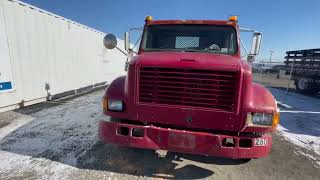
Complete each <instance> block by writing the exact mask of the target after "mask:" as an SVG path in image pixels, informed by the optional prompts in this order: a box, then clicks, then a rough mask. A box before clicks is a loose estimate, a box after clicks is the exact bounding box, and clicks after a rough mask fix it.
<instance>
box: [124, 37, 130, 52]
mask: <svg viewBox="0 0 320 180" xmlns="http://www.w3.org/2000/svg"><path fill="white" fill-rule="evenodd" d="M124 49H125V50H126V51H127V52H128V51H129V49H130V37H129V32H125V33H124Z"/></svg>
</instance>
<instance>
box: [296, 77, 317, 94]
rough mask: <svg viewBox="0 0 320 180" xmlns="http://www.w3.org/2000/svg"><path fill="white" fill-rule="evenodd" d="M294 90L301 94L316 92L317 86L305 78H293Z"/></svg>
mask: <svg viewBox="0 0 320 180" xmlns="http://www.w3.org/2000/svg"><path fill="white" fill-rule="evenodd" d="M294 84H295V85H296V90H297V91H298V92H299V93H302V94H310V95H313V94H317V93H318V92H319V87H318V85H317V84H315V83H312V82H310V80H308V79H307V78H299V79H296V80H295V83H294Z"/></svg>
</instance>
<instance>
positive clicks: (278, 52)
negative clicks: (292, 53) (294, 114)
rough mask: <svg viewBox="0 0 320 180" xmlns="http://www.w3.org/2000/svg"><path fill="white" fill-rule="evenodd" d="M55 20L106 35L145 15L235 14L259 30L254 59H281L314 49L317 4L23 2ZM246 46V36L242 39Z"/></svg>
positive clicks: (317, 44)
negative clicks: (259, 43)
mask: <svg viewBox="0 0 320 180" xmlns="http://www.w3.org/2000/svg"><path fill="white" fill-rule="evenodd" d="M23 1H24V2H27V3H29V4H32V5H34V6H37V7H40V8H42V9H45V10H48V11H50V12H53V13H55V14H58V15H60V16H64V17H66V18H68V19H71V20H74V21H76V22H79V23H82V24H84V25H87V26H90V27H92V28H95V29H98V30H100V31H103V32H111V33H114V34H115V35H117V36H119V37H120V38H122V36H123V32H125V31H127V30H128V29H129V28H132V27H141V26H143V23H144V18H145V16H146V15H152V16H153V17H154V19H227V17H228V16H229V15H239V24H240V26H242V27H250V28H253V29H255V30H259V31H262V32H263V35H264V36H263V44H262V52H261V55H260V56H259V57H258V59H268V58H269V50H274V51H275V53H274V55H273V57H274V58H275V59H279V60H283V57H284V55H285V51H286V50H296V49H307V48H320V20H319V19H320V1H319V0H313V1H311V0H310V1H309V0H286V1H280V0H264V1H258V0H255V1H253V0H252V1H250V0H246V1H241V2H240V1H239V0H233V1H231V0H228V1H215V0H193V1H191V0H189V1H188V0H185V1H183V0H137V1H132V0H131V1H130V0H127V1H126V0H90V1H88V0H87V1H85V0H68V1H66V0H54V1H53V0H23ZM243 38H244V40H245V42H246V44H248V45H249V44H250V43H249V41H248V40H249V38H250V37H248V36H247V35H243Z"/></svg>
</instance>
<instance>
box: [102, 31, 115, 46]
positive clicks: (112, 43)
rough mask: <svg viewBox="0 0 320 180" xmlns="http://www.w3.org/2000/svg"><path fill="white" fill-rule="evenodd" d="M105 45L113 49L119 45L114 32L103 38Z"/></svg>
mask: <svg viewBox="0 0 320 180" xmlns="http://www.w3.org/2000/svg"><path fill="white" fill-rule="evenodd" d="M103 45H104V47H106V48H107V49H113V48H115V47H116V46H117V38H116V36H115V35H113V34H107V35H105V36H104V38H103Z"/></svg>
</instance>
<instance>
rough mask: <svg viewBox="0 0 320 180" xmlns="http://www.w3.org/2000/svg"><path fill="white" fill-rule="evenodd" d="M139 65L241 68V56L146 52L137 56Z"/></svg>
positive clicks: (220, 68)
mask: <svg viewBox="0 0 320 180" xmlns="http://www.w3.org/2000/svg"><path fill="white" fill-rule="evenodd" d="M133 62H135V63H136V65H138V66H158V67H162V66H165V67H185V68H187V67H190V68H201V69H217V70H232V71H240V70H241V61H240V60H239V58H236V57H233V56H230V55H225V54H209V53H195V52H170V51H166V52H144V53H143V54H141V55H138V56H136V57H135V59H134V60H133Z"/></svg>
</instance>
